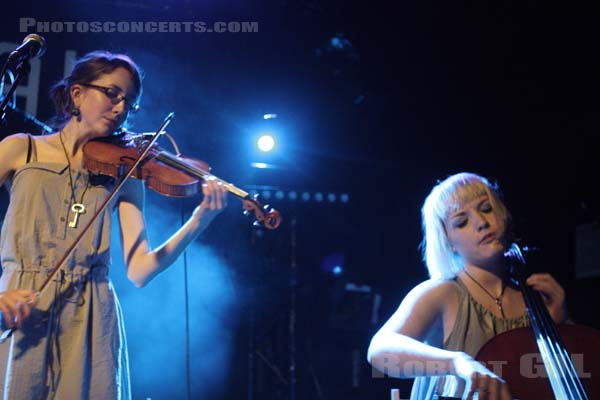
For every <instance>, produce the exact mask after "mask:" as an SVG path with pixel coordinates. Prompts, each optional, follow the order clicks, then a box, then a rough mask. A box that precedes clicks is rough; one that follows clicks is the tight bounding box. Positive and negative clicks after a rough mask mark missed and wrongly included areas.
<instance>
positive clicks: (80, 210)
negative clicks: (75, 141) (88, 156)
mask: <svg viewBox="0 0 600 400" xmlns="http://www.w3.org/2000/svg"><path fill="white" fill-rule="evenodd" d="M62 132H63V131H60V133H59V134H58V138H59V139H60V144H61V145H62V148H63V151H64V152H65V157H66V158H67V164H68V165H69V185H70V186H71V201H72V202H73V205H72V206H71V212H72V213H73V219H71V220H70V221H69V225H68V226H69V228H77V220H78V219H79V214H84V213H85V205H83V197H84V196H85V192H87V189H88V186H89V180H88V181H87V182H86V184H85V188H84V189H83V193H82V194H81V200H80V201H79V202H77V197H76V196H75V185H74V184H73V176H72V175H71V160H70V159H69V154H68V153H67V148H66V147H65V143H64V142H63V138H62Z"/></svg>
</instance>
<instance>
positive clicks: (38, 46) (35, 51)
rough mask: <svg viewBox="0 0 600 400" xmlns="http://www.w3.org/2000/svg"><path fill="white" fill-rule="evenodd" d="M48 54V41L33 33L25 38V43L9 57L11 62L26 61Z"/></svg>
mask: <svg viewBox="0 0 600 400" xmlns="http://www.w3.org/2000/svg"><path fill="white" fill-rule="evenodd" d="M45 52H46V39H44V38H43V37H42V36H40V35H36V34H35V33H32V34H31V35H27V36H25V39H23V43H22V44H21V45H20V46H19V47H17V49H16V50H15V51H13V52H12V53H10V55H9V56H8V60H9V61H18V62H22V61H26V60H30V59H33V58H36V57H41V56H42V55H44V53H45Z"/></svg>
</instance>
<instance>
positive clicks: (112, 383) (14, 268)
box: [0, 160, 131, 400]
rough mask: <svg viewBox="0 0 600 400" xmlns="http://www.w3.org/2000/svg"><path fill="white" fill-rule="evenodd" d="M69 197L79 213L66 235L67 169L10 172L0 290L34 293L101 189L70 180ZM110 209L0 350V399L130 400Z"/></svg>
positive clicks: (34, 167)
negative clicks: (113, 274)
mask: <svg viewBox="0 0 600 400" xmlns="http://www.w3.org/2000/svg"><path fill="white" fill-rule="evenodd" d="M71 174H72V178H73V181H74V184H75V187H76V190H75V197H76V199H77V201H80V200H81V198H82V196H83V201H80V202H82V203H83V204H84V205H85V206H86V212H85V213H84V214H81V215H80V216H79V220H78V224H77V227H76V228H70V227H68V223H69V220H71V219H72V218H73V213H72V212H71V205H72V197H73V196H72V190H71V186H70V180H69V173H68V167H67V166H66V165H63V164H55V163H42V162H37V161H35V160H34V161H32V162H28V163H27V164H26V165H25V166H24V167H22V168H20V169H19V170H17V171H16V173H15V174H14V176H13V182H12V187H11V191H10V204H9V207H8V211H7V213H6V216H5V220H4V223H3V226H2V232H1V234H0V249H1V258H0V261H1V264H2V276H1V277H0V290H6V289H16V288H23V289H32V290H38V289H39V288H40V286H41V285H42V283H43V281H45V279H46V277H47V276H48V272H49V270H51V269H52V268H53V267H54V266H55V265H56V264H57V262H58V261H59V259H60V258H61V257H62V255H63V254H64V252H65V250H66V249H67V248H68V247H69V246H70V245H71V244H72V243H73V241H74V239H75V238H76V236H77V235H78V234H79V232H80V231H81V229H82V228H83V227H84V226H85V225H86V223H87V222H88V221H89V218H91V216H92V215H93V214H95V211H96V209H97V208H98V207H99V206H100V205H101V204H102V202H103V201H104V199H105V198H106V196H107V194H108V192H109V189H110V188H107V187H105V186H102V185H97V186H94V185H90V184H88V182H89V176H88V175H87V174H86V173H79V172H77V171H75V170H72V171H71ZM115 203H116V200H113V202H112V204H110V205H109V207H108V208H107V210H106V211H105V212H104V213H103V215H101V216H100V217H99V218H98V220H97V221H96V223H95V225H94V227H93V228H92V229H91V230H90V231H89V232H88V233H87V234H86V235H85V236H84V238H83V240H82V241H81V242H80V244H79V245H78V246H77V248H76V249H75V251H74V252H73V254H72V256H71V257H70V258H69V259H68V260H67V262H66V263H65V265H64V266H63V268H62V270H61V271H59V273H57V274H56V275H55V277H54V278H53V280H52V281H51V282H50V283H49V284H48V286H47V287H46V289H45V290H44V291H43V292H42V293H41V295H40V298H39V302H38V304H37V306H36V309H35V310H34V311H33V312H32V315H31V316H30V318H29V319H27V320H26V321H25V322H24V325H23V326H22V328H21V329H17V330H14V331H13V332H12V334H11V335H10V336H9V335H7V331H6V330H7V327H6V326H3V327H2V333H3V334H4V335H3V336H4V337H5V340H4V341H3V342H2V343H0V378H1V379H2V382H0V398H2V399H99V400H100V399H102V400H106V399H129V398H131V390H130V384H129V367H128V360H127V347H126V341H125V330H124V325H123V320H122V314H121V309H120V306H119V302H118V299H117V297H116V294H115V292H114V290H113V286H112V283H111V281H110V279H109V277H108V268H109V264H110V253H109V246H110V231H111V227H110V225H111V213H112V210H113V208H114V205H115Z"/></svg>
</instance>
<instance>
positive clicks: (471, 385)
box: [453, 352, 512, 400]
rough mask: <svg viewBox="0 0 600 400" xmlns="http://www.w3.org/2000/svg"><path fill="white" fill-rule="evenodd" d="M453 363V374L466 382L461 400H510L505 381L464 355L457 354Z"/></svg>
mask: <svg viewBox="0 0 600 400" xmlns="http://www.w3.org/2000/svg"><path fill="white" fill-rule="evenodd" d="M456 354H457V355H456V357H455V358H454V360H453V361H454V362H453V374H454V375H456V376H458V377H459V378H462V379H464V380H465V382H466V386H465V391H464V393H463V396H462V398H463V399H467V400H472V399H480V400H511V399H512V396H511V394H510V390H509V389H508V385H507V383H506V381H505V380H503V379H502V378H500V377H499V376H498V375H496V374H494V373H493V372H492V371H490V370H489V369H487V368H486V367H484V366H483V364H481V363H480V362H479V361H476V360H475V359H473V358H472V357H471V356H469V355H468V354H466V353H461V352H458V353H456Z"/></svg>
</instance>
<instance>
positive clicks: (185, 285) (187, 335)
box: [181, 199, 192, 400]
mask: <svg viewBox="0 0 600 400" xmlns="http://www.w3.org/2000/svg"><path fill="white" fill-rule="evenodd" d="M183 224H185V211H184V201H183V199H181V225H182V226H183ZM187 267H188V263H187V250H184V252H183V296H184V303H185V306H184V318H185V387H186V399H187V400H191V399H192V387H191V373H190V372H191V371H190V302H189V297H190V296H189V290H188V268H187Z"/></svg>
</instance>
